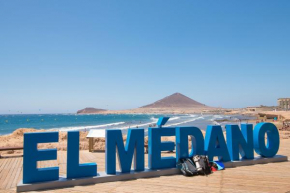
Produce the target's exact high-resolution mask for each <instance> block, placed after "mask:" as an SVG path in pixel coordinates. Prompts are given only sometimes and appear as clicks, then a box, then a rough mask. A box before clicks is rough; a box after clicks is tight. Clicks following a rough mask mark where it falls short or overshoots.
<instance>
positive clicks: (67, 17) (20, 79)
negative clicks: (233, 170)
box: [0, 0, 290, 113]
mask: <svg viewBox="0 0 290 193" xmlns="http://www.w3.org/2000/svg"><path fill="white" fill-rule="evenodd" d="M289 10H290V1H288V0H284V1H283V0H280V1H272V0H271V1H270V0H257V1H251V0H243V1H216V0H212V1H200V0H199V1H194V0H187V1H171V0H166V1H165V0H163V1H160V0H144V1H136V0H134V1H133V0H128V1H109V0H108V1H107V0H106V1H104V0H91V1H74V0H63V1H58V0H50V1H38V0H37V1H36V0H35V1H20V0H19V1H14V0H10V1H0V67H1V68H0V88H1V89H0V113H17V112H23V113H39V112H41V113H67V112H75V111H76V110H78V109H81V108H84V107H97V108H108V109H125V108H126V109H127V108H135V107H139V106H142V105H145V104H148V103H151V102H154V101H155V100H158V99H160V98H163V97H165V96H167V95H170V94H172V93H175V92H180V93H183V94H185V95H187V96H189V97H191V98H192V99H195V100H197V101H199V102H202V103H205V104H207V105H210V106H216V107H217V106H221V107H226V108H232V107H246V106H255V105H262V104H263V105H276V100H277V98H280V97H290V90H289V83H290V79H289V77H290V76H289V73H290V36H289V34H290V11H289ZM40 109H41V110H40Z"/></svg>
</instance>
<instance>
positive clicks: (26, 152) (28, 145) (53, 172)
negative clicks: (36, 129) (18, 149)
mask: <svg viewBox="0 0 290 193" xmlns="http://www.w3.org/2000/svg"><path fill="white" fill-rule="evenodd" d="M52 142H58V132H41V133H24V147H23V183H33V182H45V181H51V180H58V175H59V168H58V167H49V168H37V162H38V161H44V160H55V159H57V150H56V149H42V150H38V149H37V144H38V143H52Z"/></svg>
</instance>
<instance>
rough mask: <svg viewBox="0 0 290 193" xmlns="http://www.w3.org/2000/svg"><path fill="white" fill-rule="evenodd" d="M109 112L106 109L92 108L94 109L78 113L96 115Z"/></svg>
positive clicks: (86, 109) (90, 108)
mask: <svg viewBox="0 0 290 193" xmlns="http://www.w3.org/2000/svg"><path fill="white" fill-rule="evenodd" d="M104 111H107V110H106V109H96V108H92V107H87V108H84V109H81V110H78V111H77V114H95V113H100V112H104Z"/></svg>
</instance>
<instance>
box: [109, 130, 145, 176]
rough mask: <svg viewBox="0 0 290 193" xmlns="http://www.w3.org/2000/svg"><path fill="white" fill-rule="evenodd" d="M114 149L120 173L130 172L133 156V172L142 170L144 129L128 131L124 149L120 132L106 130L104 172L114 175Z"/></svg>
mask: <svg viewBox="0 0 290 193" xmlns="http://www.w3.org/2000/svg"><path fill="white" fill-rule="evenodd" d="M116 147H117V149H118V158H119V164H120V170H121V173H126V172H130V170H131V165H132V160H133V155H134V170H135V171H143V170H144V166H145V164H144V129H129V130H128V134H127V141H126V148H125V147H124V142H123V136H122V131H121V130H116V129H112V130H106V172H107V174H115V173H116Z"/></svg>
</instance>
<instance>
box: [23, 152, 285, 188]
mask: <svg viewBox="0 0 290 193" xmlns="http://www.w3.org/2000/svg"><path fill="white" fill-rule="evenodd" d="M284 161H288V157H287V156H283V155H276V156H275V157H272V158H263V157H255V159H253V160H241V161H234V162H225V163H224V165H225V167H226V168H233V167H240V166H249V165H255V164H266V163H274V162H284ZM176 174H180V170H179V169H177V168H170V169H162V170H149V169H146V170H145V171H142V172H133V171H132V172H131V173H126V174H121V173H117V174H116V175H107V174H106V173H105V172H100V173H98V176H95V177H89V178H78V179H66V178H65V177H60V178H59V180H57V181H48V182H40V183H33V184H23V183H22V181H20V182H19V183H18V185H17V192H26V191H35V190H44V189H56V188H65V187H73V186H80V185H88V184H97V183H105V182H113V181H124V180H134V179H139V178H150V177H160V176H167V175H176Z"/></svg>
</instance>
